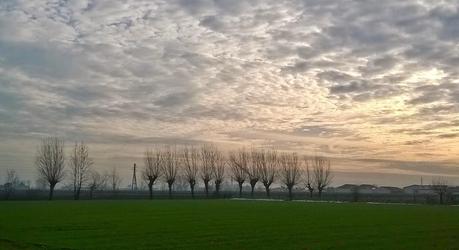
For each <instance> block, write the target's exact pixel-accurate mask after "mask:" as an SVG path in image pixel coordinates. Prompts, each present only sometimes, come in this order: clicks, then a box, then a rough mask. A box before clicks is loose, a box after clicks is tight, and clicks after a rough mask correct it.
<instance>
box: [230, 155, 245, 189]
mask: <svg viewBox="0 0 459 250" xmlns="http://www.w3.org/2000/svg"><path fill="white" fill-rule="evenodd" d="M248 161H249V154H248V153H247V151H245V149H240V150H239V151H238V152H230V155H229V163H230V166H231V174H232V178H233V179H234V180H235V181H236V182H237V184H238V186H239V197H242V185H243V184H244V182H245V180H246V179H247V171H246V170H245V169H246V168H247V162H248Z"/></svg>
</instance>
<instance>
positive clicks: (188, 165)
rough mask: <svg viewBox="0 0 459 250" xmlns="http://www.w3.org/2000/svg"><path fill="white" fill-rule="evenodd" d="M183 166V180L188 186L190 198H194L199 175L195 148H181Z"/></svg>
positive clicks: (197, 154) (197, 152)
mask: <svg viewBox="0 0 459 250" xmlns="http://www.w3.org/2000/svg"><path fill="white" fill-rule="evenodd" d="M183 166H184V175H185V179H186V181H187V182H188V184H189V185H190V191H191V197H193V198H194V188H195V186H196V179H197V178H198V173H199V151H198V150H197V149H196V148H194V147H191V148H189V147H184V148H183Z"/></svg>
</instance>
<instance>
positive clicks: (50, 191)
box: [49, 183, 56, 200]
mask: <svg viewBox="0 0 459 250" xmlns="http://www.w3.org/2000/svg"><path fill="white" fill-rule="evenodd" d="M55 186H56V184H55V183H51V184H49V200H52V199H53V195H54V187H55Z"/></svg>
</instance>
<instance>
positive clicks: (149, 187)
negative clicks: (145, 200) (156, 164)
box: [148, 181, 153, 200]
mask: <svg viewBox="0 0 459 250" xmlns="http://www.w3.org/2000/svg"><path fill="white" fill-rule="evenodd" d="M148 191H149V192H150V200H152V199H153V183H152V182H151V181H150V182H149V183H148Z"/></svg>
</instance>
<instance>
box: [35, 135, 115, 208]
mask: <svg viewBox="0 0 459 250" xmlns="http://www.w3.org/2000/svg"><path fill="white" fill-rule="evenodd" d="M35 164H36V166H37V170H38V174H39V179H41V180H43V181H45V182H46V183H48V184H49V199H50V200H51V199H52V198H53V194H54V189H55V187H56V185H57V184H58V183H60V182H62V181H63V179H64V177H65V174H66V171H65V166H66V164H65V153H64V141H63V140H62V139H59V138H56V137H49V138H45V139H43V140H42V141H41V144H40V145H39V146H38V149H37V155H36V159H35ZM68 165H69V169H70V177H71V185H72V189H73V195H74V199H75V200H78V199H80V194H81V190H82V188H84V187H85V186H87V187H88V189H89V194H90V197H91V198H92V195H93V193H94V191H95V190H97V189H100V188H101V187H102V186H104V185H105V184H106V182H107V180H108V178H109V177H112V178H117V179H119V176H118V175H117V174H116V173H113V174H112V175H101V174H100V173H98V172H97V171H95V170H94V169H92V165H93V160H92V159H91V158H90V157H89V148H88V146H87V145H86V144H85V143H84V142H76V143H75V144H74V146H73V148H72V151H71V153H70V161H69V162H68ZM112 183H115V184H114V185H116V183H119V180H112Z"/></svg>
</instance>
